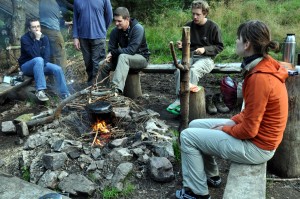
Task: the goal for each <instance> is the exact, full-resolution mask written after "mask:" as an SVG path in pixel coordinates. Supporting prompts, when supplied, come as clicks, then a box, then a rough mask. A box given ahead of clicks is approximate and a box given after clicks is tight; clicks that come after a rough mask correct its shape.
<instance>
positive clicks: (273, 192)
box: [0, 74, 300, 199]
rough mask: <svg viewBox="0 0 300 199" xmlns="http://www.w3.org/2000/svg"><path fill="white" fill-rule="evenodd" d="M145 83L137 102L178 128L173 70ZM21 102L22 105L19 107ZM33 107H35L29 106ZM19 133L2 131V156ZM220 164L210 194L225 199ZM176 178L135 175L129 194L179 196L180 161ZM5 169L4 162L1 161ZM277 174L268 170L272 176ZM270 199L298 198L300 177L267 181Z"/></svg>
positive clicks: (157, 198) (214, 83) (208, 87)
mask: <svg viewBox="0 0 300 199" xmlns="http://www.w3.org/2000/svg"><path fill="white" fill-rule="evenodd" d="M222 77H223V75H212V74H208V75H206V76H205V77H204V78H202V80H201V82H200V84H201V85H202V86H204V87H205V91H206V93H216V92H219V87H218V85H219V82H220V80H221V79H222ZM231 77H232V78H233V79H238V78H240V77H239V76H238V75H231ZM141 84H142V90H143V94H144V97H143V98H142V99H137V100H136V101H137V103H138V104H140V105H142V106H143V107H144V108H149V109H152V110H154V111H156V112H158V113H159V114H160V119H162V120H165V121H166V123H167V124H168V125H169V126H171V128H172V129H174V130H176V129H177V128H178V126H179V123H180V117H178V116H175V115H172V114H171V113H169V112H167V111H166V110H165V109H166V108H167V106H168V105H169V104H170V103H172V102H173V101H174V100H175V94H174V93H175V87H174V75H173V74H142V76H141ZM16 104H18V105H19V106H18V107H15V106H16ZM43 108H45V107H43V106H40V107H38V108H34V110H35V111H38V110H40V109H43ZM29 109H31V110H29ZM7 110H15V111H12V113H10V114H8V115H6V116H4V117H3V116H0V121H1V122H2V121H7V120H9V119H11V118H15V117H16V116H17V115H19V114H22V113H24V112H29V111H32V110H33V109H32V108H29V106H26V102H19V101H13V100H7V101H6V102H5V103H4V104H2V105H1V107H0V113H2V112H5V111H7ZM239 110H240V107H239V106H238V107H237V108H236V109H235V110H233V111H231V112H230V113H228V114H217V115H213V116H211V115H207V116H208V117H223V118H230V117H231V116H232V115H234V114H235V113H237V112H238V111H239ZM18 143H19V137H18V136H17V135H12V136H5V135H3V134H2V133H0V160H1V159H3V158H4V157H6V156H8V155H10V153H13V151H14V150H16V149H17V148H18V147H20V146H21V145H20V144H18ZM217 161H218V163H219V168H220V175H221V177H222V182H223V183H222V186H221V187H220V188H210V194H211V196H212V198H213V199H221V198H222V196H223V192H224V188H225V185H226V178H227V174H228V171H229V165H230V162H228V161H226V160H222V159H218V160H217ZM173 166H174V172H175V180H174V181H172V182H170V183H157V182H154V181H153V180H150V179H149V177H147V176H145V177H143V178H141V179H140V178H135V177H133V178H132V179H131V180H132V184H134V185H135V187H136V191H135V192H134V194H133V195H131V196H130V197H128V198H132V199H140V198H144V199H168V198H170V199H173V198H175V190H176V189H179V188H181V181H182V177H181V170H180V169H181V165H180V163H179V162H175V163H173ZM0 170H1V164H0ZM270 176H274V175H273V174H270V173H268V177H270ZM266 198H267V199H297V198H300V181H284V182H273V181H268V182H267V197H266Z"/></svg>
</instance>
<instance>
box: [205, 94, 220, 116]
mask: <svg viewBox="0 0 300 199" xmlns="http://www.w3.org/2000/svg"><path fill="white" fill-rule="evenodd" d="M205 103H206V111H207V113H208V114H210V115H214V114H217V113H218V110H217V108H216V106H215V104H214V103H213V96H212V95H207V96H206V101H205Z"/></svg>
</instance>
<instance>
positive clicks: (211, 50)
mask: <svg viewBox="0 0 300 199" xmlns="http://www.w3.org/2000/svg"><path fill="white" fill-rule="evenodd" d="M208 40H210V41H208V45H204V46H203V47H200V48H197V49H196V53H197V54H205V55H207V56H212V57H215V56H216V55H217V54H219V53H220V52H222V51H223V49H224V44H223V41H222V35H221V30H220V29H219V27H218V26H217V25H215V26H212V28H211V32H210V38H208ZM204 43H206V42H204Z"/></svg>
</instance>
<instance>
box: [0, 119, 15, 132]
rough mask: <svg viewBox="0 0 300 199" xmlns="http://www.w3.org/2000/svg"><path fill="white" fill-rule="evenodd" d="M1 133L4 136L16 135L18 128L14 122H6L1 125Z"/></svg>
mask: <svg viewBox="0 0 300 199" xmlns="http://www.w3.org/2000/svg"><path fill="white" fill-rule="evenodd" d="M1 131H2V133H4V134H12V133H16V126H15V125H14V123H13V122H12V121H5V122H2V123H1Z"/></svg>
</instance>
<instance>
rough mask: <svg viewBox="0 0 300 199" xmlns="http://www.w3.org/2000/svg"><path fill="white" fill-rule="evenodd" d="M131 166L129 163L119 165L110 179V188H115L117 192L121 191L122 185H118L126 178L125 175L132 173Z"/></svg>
mask: <svg viewBox="0 0 300 199" xmlns="http://www.w3.org/2000/svg"><path fill="white" fill-rule="evenodd" d="M132 169H133V164H132V163H131V162H125V163H121V164H120V165H119V166H118V167H117V168H116V171H115V174H114V176H113V178H112V180H111V181H112V186H114V187H115V188H117V189H118V190H119V191H122V189H123V185H122V184H120V183H123V180H124V179H125V178H126V177H127V175H128V174H129V173H130V172H131V171H132Z"/></svg>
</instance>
